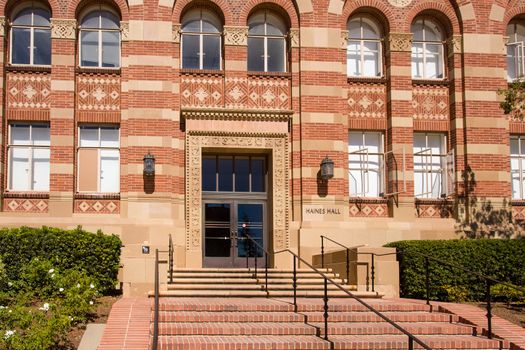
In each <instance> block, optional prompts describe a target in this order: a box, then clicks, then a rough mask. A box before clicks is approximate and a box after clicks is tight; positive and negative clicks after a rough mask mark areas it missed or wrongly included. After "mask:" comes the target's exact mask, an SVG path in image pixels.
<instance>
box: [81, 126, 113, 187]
mask: <svg viewBox="0 0 525 350" xmlns="http://www.w3.org/2000/svg"><path fill="white" fill-rule="evenodd" d="M85 127H88V128H97V129H98V146H81V145H80V144H81V134H80V132H81V129H82V128H85ZM104 128H116V129H118V142H119V147H107V146H101V130H102V129H104ZM120 145H121V135H120V125H112V124H108V125H97V124H85V125H80V126H78V143H77V152H76V154H77V159H79V152H80V150H82V149H96V150H97V151H98V155H97V166H98V169H97V174H98V176H97V191H95V192H93V191H81V190H80V188H79V186H80V183H79V181H78V179H79V178H80V172H81V171H82V169H80V166H78V164H77V192H78V193H109V194H112V193H113V194H118V193H120V177H121V171H120V167H121V158H120V147H121V146H120ZM101 150H114V151H118V154H119V167H118V169H119V174H118V176H117V178H118V191H115V192H101V191H100V183H101V177H102V173H101V172H102V169H101V156H100V153H101Z"/></svg>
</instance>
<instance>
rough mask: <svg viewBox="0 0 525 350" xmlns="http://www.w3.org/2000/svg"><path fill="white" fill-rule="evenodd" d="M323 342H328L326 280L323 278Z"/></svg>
mask: <svg viewBox="0 0 525 350" xmlns="http://www.w3.org/2000/svg"><path fill="white" fill-rule="evenodd" d="M323 301H324V306H323V308H324V314H323V317H324V340H328V280H327V279H326V277H325V278H324V297H323Z"/></svg>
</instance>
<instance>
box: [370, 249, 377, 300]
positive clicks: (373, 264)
mask: <svg viewBox="0 0 525 350" xmlns="http://www.w3.org/2000/svg"><path fill="white" fill-rule="evenodd" d="M370 255H371V256H372V292H375V291H376V287H375V279H376V274H375V271H376V265H375V254H374V253H370Z"/></svg>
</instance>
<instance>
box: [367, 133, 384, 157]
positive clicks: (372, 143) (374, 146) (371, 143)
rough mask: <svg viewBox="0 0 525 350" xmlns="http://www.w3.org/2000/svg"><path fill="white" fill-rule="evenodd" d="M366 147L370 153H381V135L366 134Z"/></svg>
mask: <svg viewBox="0 0 525 350" xmlns="http://www.w3.org/2000/svg"><path fill="white" fill-rule="evenodd" d="M365 146H366V148H367V149H368V152H369V153H379V152H382V151H383V150H382V149H381V133H378V132H366V133H365Z"/></svg>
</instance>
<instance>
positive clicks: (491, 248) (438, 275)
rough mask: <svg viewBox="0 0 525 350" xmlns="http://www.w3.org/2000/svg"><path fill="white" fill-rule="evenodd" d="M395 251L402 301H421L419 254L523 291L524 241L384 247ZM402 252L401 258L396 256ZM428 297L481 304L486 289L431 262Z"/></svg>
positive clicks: (422, 281) (475, 279) (422, 282)
mask: <svg viewBox="0 0 525 350" xmlns="http://www.w3.org/2000/svg"><path fill="white" fill-rule="evenodd" d="M386 246H387V247H396V248H398V261H399V269H400V293H401V296H402V297H405V298H418V299H424V298H425V295H426V292H425V266H424V258H422V257H421V256H418V255H415V254H410V252H418V253H422V254H427V255H430V256H432V257H435V258H437V259H440V260H443V261H447V262H450V263H452V264H455V265H458V266H462V267H464V268H467V269H469V270H471V271H475V272H478V273H481V274H483V275H486V276H491V277H493V278H495V279H496V280H499V281H502V282H509V283H512V284H515V285H518V286H523V287H525V240H517V239H515V240H503V239H501V240H500V239H475V240H474V239H473V240H441V241H400V242H393V243H389V244H387V245H386ZM400 251H403V252H404V253H403V254H399V252H400ZM429 270H430V285H431V288H430V290H431V292H430V297H431V298H432V299H433V300H444V301H454V300H456V301H459V300H461V299H463V300H473V301H477V300H484V298H485V290H486V286H485V284H484V283H482V281H481V280H480V278H478V277H475V276H472V275H469V274H467V273H464V272H463V271H461V270H459V269H457V268H452V267H448V266H446V265H443V264H439V263H437V262H435V261H434V262H432V261H431V262H430V269H429Z"/></svg>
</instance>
